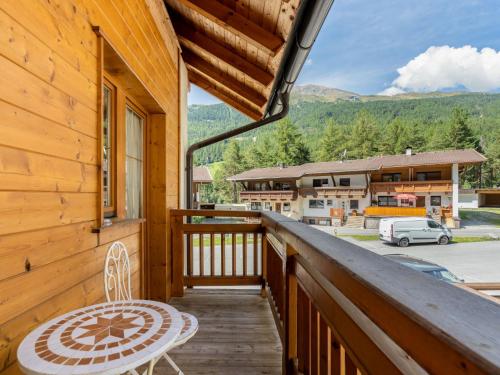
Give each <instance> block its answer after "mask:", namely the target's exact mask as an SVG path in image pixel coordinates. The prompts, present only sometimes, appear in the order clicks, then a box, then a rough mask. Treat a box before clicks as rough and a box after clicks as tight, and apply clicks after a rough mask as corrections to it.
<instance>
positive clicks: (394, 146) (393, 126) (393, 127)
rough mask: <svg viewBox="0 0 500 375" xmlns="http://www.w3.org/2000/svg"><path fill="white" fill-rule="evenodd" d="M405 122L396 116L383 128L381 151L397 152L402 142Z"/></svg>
mask: <svg viewBox="0 0 500 375" xmlns="http://www.w3.org/2000/svg"><path fill="white" fill-rule="evenodd" d="M403 130H404V129H403V123H402V121H401V118H399V117H396V118H395V119H394V120H392V121H391V122H390V123H389V124H388V125H387V126H386V127H385V128H384V129H383V130H382V133H381V136H380V145H379V151H380V153H381V154H384V155H392V154H397V153H399V152H398V149H399V147H400V146H399V145H400V144H401V142H402V139H401V138H402V133H403Z"/></svg>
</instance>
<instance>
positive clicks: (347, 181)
mask: <svg viewBox="0 0 500 375" xmlns="http://www.w3.org/2000/svg"><path fill="white" fill-rule="evenodd" d="M339 185H340V186H351V179H350V178H341V179H339Z"/></svg>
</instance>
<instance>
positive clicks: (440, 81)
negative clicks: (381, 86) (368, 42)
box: [380, 46, 500, 95]
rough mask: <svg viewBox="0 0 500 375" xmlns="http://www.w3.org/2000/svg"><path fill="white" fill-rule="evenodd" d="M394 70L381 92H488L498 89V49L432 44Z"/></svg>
mask: <svg viewBox="0 0 500 375" xmlns="http://www.w3.org/2000/svg"><path fill="white" fill-rule="evenodd" d="M398 73H399V77H398V78H396V79H395V80H394V81H393V82H392V85H393V86H392V87H390V88H388V89H386V90H384V91H383V92H396V91H395V90H396V89H399V90H401V91H403V90H404V91H421V92H428V91H436V90H441V89H447V88H456V87H463V88H465V89H467V90H470V91H492V90H495V89H498V88H500V51H499V52H497V51H495V50H494V49H492V48H483V49H482V50H478V49H477V48H475V47H472V46H463V47H460V48H454V47H450V46H438V47H435V46H433V47H430V48H429V49H428V50H427V51H425V52H424V53H421V54H420V55H418V56H417V57H415V58H414V59H413V60H411V61H410V62H409V63H408V64H406V65H405V66H403V67H401V68H399V69H398ZM383 92H382V93H383ZM382 93H380V95H383V94H382ZM386 95H387V94H386Z"/></svg>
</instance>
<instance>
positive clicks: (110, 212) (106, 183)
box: [102, 85, 116, 217]
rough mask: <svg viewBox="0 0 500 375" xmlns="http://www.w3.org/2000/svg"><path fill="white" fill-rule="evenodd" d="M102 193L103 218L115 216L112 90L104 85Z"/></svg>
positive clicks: (109, 86)
mask: <svg viewBox="0 0 500 375" xmlns="http://www.w3.org/2000/svg"><path fill="white" fill-rule="evenodd" d="M102 95H103V98H102V192H103V205H104V216H106V217H109V216H114V215H115V212H116V211H115V193H114V192H115V190H114V189H115V178H114V176H115V165H116V164H115V156H114V152H115V139H116V135H115V121H114V118H115V117H114V89H112V88H111V85H104V86H103V92H102Z"/></svg>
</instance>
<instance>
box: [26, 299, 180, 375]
mask: <svg viewBox="0 0 500 375" xmlns="http://www.w3.org/2000/svg"><path fill="white" fill-rule="evenodd" d="M184 326H185V319H183V318H182V317H181V314H180V313H179V312H178V311H177V310H176V309H175V308H173V307H172V306H170V305H167V304H164V303H161V302H155V301H145V300H132V301H118V302H107V303H101V304H97V305H92V306H87V307H85V308H82V309H79V310H75V311H72V312H70V313H67V314H65V315H61V316H60V317H57V318H55V319H53V320H51V321H49V322H47V323H45V324H43V325H41V326H40V327H38V328H37V329H35V330H34V331H33V332H31V333H30V334H29V335H28V336H26V338H25V339H24V340H23V342H22V343H21V345H20V346H19V349H18V353H17V355H18V361H19V365H20V367H21V369H22V370H23V372H25V373H26V374H36V375H42V374H43V375H54V374H64V375H70V374H101V375H105V374H117V373H122V372H125V371H127V370H130V369H133V368H136V367H138V366H140V365H141V364H144V363H146V362H148V361H150V360H151V359H153V358H155V357H158V356H159V355H161V354H162V353H163V352H165V351H166V350H168V349H169V348H170V347H171V346H173V345H174V344H175V343H176V340H177V339H178V338H179V335H180V334H181V330H182V328H183V327H184Z"/></svg>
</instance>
